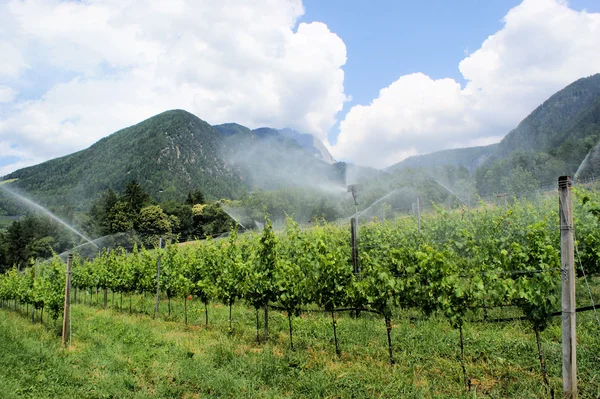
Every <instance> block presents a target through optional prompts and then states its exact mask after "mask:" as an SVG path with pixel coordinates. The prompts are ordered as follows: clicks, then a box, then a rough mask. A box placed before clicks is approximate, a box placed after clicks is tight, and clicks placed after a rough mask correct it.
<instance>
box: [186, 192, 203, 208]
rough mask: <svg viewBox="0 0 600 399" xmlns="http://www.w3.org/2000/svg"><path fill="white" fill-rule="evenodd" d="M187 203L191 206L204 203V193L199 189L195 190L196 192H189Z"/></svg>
mask: <svg viewBox="0 0 600 399" xmlns="http://www.w3.org/2000/svg"><path fill="white" fill-rule="evenodd" d="M185 203H186V204H188V205H190V206H194V205H196V204H204V194H203V193H202V191H200V190H199V189H198V190H195V191H194V192H189V193H188V195H187V198H186V200H185Z"/></svg>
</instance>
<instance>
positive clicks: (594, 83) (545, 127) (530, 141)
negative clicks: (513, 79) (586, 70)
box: [499, 73, 600, 156]
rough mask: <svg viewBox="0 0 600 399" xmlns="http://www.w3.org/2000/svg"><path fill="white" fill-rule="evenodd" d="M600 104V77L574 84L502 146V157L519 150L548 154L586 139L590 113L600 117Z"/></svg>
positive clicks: (530, 115)
mask: <svg viewBox="0 0 600 399" xmlns="http://www.w3.org/2000/svg"><path fill="white" fill-rule="evenodd" d="M599 100H600V73H599V74H596V75H593V76H590V77H587V78H581V79H579V80H577V81H575V82H573V83H571V84H570V85H568V86H567V87H565V88H564V89H562V90H560V91H558V92H557V93H555V94H553V95H552V96H551V97H550V98H549V99H548V100H546V101H544V103H543V104H542V105H540V106H539V107H537V108H536V109H535V110H534V111H533V112H532V113H531V114H529V116H527V117H526V118H525V119H523V121H521V123H519V125H518V126H517V127H516V128H515V129H514V130H512V131H511V132H510V133H508V134H507V135H506V137H504V139H502V141H501V142H500V145H499V150H500V154H501V155H503V156H507V155H509V154H510V153H511V152H513V151H515V150H517V149H520V150H534V151H540V150H541V151H548V150H551V149H553V148H556V147H558V146H560V145H561V144H562V143H564V142H565V141H566V140H569V139H574V138H582V136H584V134H586V131H585V126H586V122H588V121H589V119H588V118H589V117H590V113H591V114H594V113H597V105H598V101H599ZM576 127H577V128H576ZM575 128H576V129H575Z"/></svg>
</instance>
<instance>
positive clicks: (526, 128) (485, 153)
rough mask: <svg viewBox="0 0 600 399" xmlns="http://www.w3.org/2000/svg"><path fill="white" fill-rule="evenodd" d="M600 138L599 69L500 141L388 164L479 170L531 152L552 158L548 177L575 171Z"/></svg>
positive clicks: (394, 168)
mask: <svg viewBox="0 0 600 399" xmlns="http://www.w3.org/2000/svg"><path fill="white" fill-rule="evenodd" d="M599 139H600V74H595V75H592V76H589V77H586V78H581V79H579V80H577V81H575V82H573V83H571V84H570V85H568V86H566V87H565V88H564V89H562V90H560V91H558V92H557V93H555V94H554V95H552V96H551V97H550V98H548V99H547V100H546V101H544V103H543V104H541V105H540V106H539V107H537V108H536V109H535V110H534V111H533V112H532V113H531V114H529V115H528V116H527V117H526V118H525V119H523V121H521V122H520V123H519V125H518V126H517V127H516V128H515V129H513V130H512V131H510V132H509V133H508V134H507V135H506V136H505V137H504V138H503V139H502V140H501V141H500V143H498V144H492V145H490V146H485V147H472V148H459V149H452V150H445V151H438V152H434V153H431V154H426V155H418V156H413V157H409V158H407V159H405V160H403V161H401V162H399V163H397V164H395V165H392V166H390V167H389V168H388V169H387V170H389V171H396V170H399V169H403V168H417V167H426V168H432V167H439V166H463V167H465V168H467V169H468V170H469V172H471V173H473V172H474V171H475V170H477V169H480V170H481V168H483V169H486V168H487V169H489V168H493V167H494V166H493V165H494V164H495V163H496V164H497V165H498V162H501V160H502V159H510V157H511V155H512V154H513V153H527V154H529V156H530V157H531V158H532V159H533V158H534V157H535V156H536V155H538V158H541V159H542V161H544V160H546V159H545V158H547V157H549V158H551V160H552V161H553V165H552V170H551V173H550V172H549V173H547V176H546V177H544V178H543V180H548V179H554V174H556V173H565V174H572V173H575V170H577V168H578V166H579V164H580V163H581V161H582V160H583V158H584V157H585V156H586V154H587V153H588V152H589V150H590V149H591V148H592V147H593V146H594V145H596V143H597V142H598V140H599ZM542 153H543V155H542ZM516 158H519V157H516ZM546 161H547V160H546ZM509 163H510V162H509ZM541 163H542V162H541V161H540V162H538V163H537V166H538V167H543V165H541ZM521 166H523V167H524V165H521ZM503 167H509V171H510V165H503ZM531 167H533V166H531ZM480 174H482V173H481V172H480ZM482 178H483V177H482ZM544 183H547V182H546V181H545V182H544Z"/></svg>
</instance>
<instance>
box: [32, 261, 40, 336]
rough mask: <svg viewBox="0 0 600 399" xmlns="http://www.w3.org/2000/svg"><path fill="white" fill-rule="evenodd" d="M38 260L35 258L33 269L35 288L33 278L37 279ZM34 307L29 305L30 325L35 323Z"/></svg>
mask: <svg viewBox="0 0 600 399" xmlns="http://www.w3.org/2000/svg"><path fill="white" fill-rule="evenodd" d="M38 262H39V261H38V258H35V266H34V269H33V286H34V287H35V278H36V277H37V271H38ZM34 318H35V305H34V304H31V323H32V324H33V323H34V322H35V319H34Z"/></svg>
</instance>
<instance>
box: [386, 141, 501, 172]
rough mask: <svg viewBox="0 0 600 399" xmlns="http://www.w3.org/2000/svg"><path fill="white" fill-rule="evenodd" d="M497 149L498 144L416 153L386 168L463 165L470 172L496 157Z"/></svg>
mask: <svg viewBox="0 0 600 399" xmlns="http://www.w3.org/2000/svg"><path fill="white" fill-rule="evenodd" d="M497 150H498V144H491V145H488V146H482V147H468V148H453V149H450V150H443V151H438V152H433V153H431V154H424V155H415V156H412V157H409V158H406V159H405V160H403V161H402V162H399V163H397V164H394V165H392V166H390V167H388V168H387V169H386V170H387V171H389V172H393V171H396V170H399V169H403V168H428V169H429V168H436V167H438V166H463V167H465V168H467V170H468V171H469V172H473V171H474V170H475V169H477V167H479V166H480V165H482V164H484V163H485V162H486V161H487V160H488V159H490V158H492V157H494V156H495V155H496V152H497Z"/></svg>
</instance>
